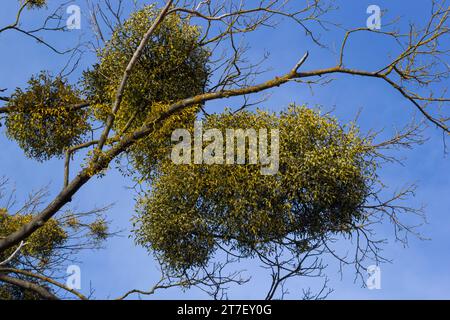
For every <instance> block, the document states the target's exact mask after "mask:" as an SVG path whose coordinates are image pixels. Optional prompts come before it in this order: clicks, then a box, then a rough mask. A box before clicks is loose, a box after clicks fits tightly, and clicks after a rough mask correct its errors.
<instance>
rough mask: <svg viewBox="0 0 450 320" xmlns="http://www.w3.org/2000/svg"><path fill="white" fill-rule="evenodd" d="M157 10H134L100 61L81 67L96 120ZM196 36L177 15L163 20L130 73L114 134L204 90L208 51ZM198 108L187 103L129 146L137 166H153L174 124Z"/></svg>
mask: <svg viewBox="0 0 450 320" xmlns="http://www.w3.org/2000/svg"><path fill="white" fill-rule="evenodd" d="M158 13H159V11H158V10H157V9H156V7H155V6H154V5H151V6H147V7H145V8H144V9H142V10H140V11H137V12H135V13H133V14H132V15H131V17H130V18H129V19H128V20H126V21H125V22H124V23H123V25H121V26H119V27H118V28H117V29H116V30H115V32H114V34H113V35H112V38H111V40H110V41H109V42H108V43H107V44H106V46H105V47H104V48H103V49H102V50H101V51H100V52H99V60H100V61H99V63H98V64H96V65H95V66H94V68H93V69H92V70H90V71H88V72H85V74H84V86H85V89H86V93H87V96H88V98H89V100H90V101H91V102H93V105H92V108H93V110H94V114H95V117H96V118H97V119H99V120H100V121H105V120H106V118H107V115H108V114H109V113H110V112H111V106H112V104H113V102H114V101H115V99H116V93H117V88H118V87H119V84H120V81H121V78H122V75H123V73H124V71H125V69H126V67H127V64H128V63H129V61H130V59H131V58H132V56H133V53H134V52H135V51H136V49H137V47H138V46H139V44H140V42H141V40H142V38H143V36H144V34H145V33H146V32H147V30H148V29H149V28H150V26H151V25H152V24H153V22H154V20H155V18H156V16H157V15H158ZM199 35H200V30H199V28H198V27H197V26H192V25H189V24H188V22H186V21H185V20H182V19H181V18H180V17H179V16H178V15H176V14H172V15H170V16H167V17H166V18H165V19H164V21H163V22H162V23H161V24H160V25H159V27H158V28H157V29H156V30H155V32H154V34H153V35H152V37H151V39H150V41H149V42H148V44H147V45H146V46H145V48H144V51H143V53H142V56H141V58H140V59H139V62H138V64H137V65H136V66H135V67H134V68H133V72H132V73H131V75H130V78H129V80H128V83H127V86H126V89H125V92H124V95H123V99H122V102H121V106H120V109H119V111H118V113H117V114H116V115H115V121H114V127H113V129H114V130H115V131H116V132H117V133H123V132H124V131H126V130H127V129H128V130H132V129H135V128H138V127H139V126H141V125H142V124H143V123H145V122H146V121H152V120H154V119H156V118H157V116H158V115H159V114H161V112H163V111H166V110H167V107H168V104H169V102H171V101H176V100H179V99H183V98H187V97H190V96H192V95H196V94H200V93H202V92H203V91H204V89H205V86H206V84H207V78H208V69H207V61H208V57H209V53H208V51H207V50H206V49H205V48H202V47H200V46H199ZM198 109H199V107H198V106H193V107H191V108H187V110H185V111H184V112H183V114H182V115H181V116H180V117H179V118H176V119H175V118H172V119H169V120H168V121H165V124H164V126H163V127H162V128H161V129H160V130H159V131H158V132H156V133H154V134H153V135H150V136H149V137H147V138H146V139H145V140H143V141H141V142H139V143H137V144H136V146H134V147H133V149H132V150H131V156H132V157H131V158H132V159H133V160H134V161H135V162H136V163H135V165H136V166H137V167H138V169H140V171H142V172H143V173H144V174H146V173H148V170H150V169H152V168H153V166H154V164H155V162H156V161H157V159H158V155H160V154H161V153H162V152H165V147H167V146H165V145H164V143H165V142H166V141H167V139H166V138H167V137H170V134H171V132H172V131H173V130H174V129H175V128H179V127H185V126H186V125H187V124H188V123H192V122H193V119H194V118H195V115H196V113H197V111H198ZM161 148H163V151H161Z"/></svg>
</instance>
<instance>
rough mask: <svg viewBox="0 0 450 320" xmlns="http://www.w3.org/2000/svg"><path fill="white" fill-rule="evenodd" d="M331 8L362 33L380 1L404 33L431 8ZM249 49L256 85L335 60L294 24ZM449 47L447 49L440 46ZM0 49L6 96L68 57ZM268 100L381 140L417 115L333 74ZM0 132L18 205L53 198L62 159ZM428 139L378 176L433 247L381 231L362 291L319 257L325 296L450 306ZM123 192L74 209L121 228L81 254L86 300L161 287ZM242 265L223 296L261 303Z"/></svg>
mask: <svg viewBox="0 0 450 320" xmlns="http://www.w3.org/2000/svg"><path fill="white" fill-rule="evenodd" d="M50 2H52V1H50ZM130 2H131V1H130ZM299 2H300V1H299ZM74 3H75V4H78V5H80V7H81V8H82V13H83V14H84V15H85V14H87V10H86V7H85V2H84V1H81V0H80V1H74ZM147 3H148V2H147ZM293 3H295V1H294V2H293ZM337 3H338V5H339V7H340V9H339V10H338V11H337V12H335V13H333V14H331V16H330V18H331V19H333V21H337V22H340V23H342V24H343V25H345V26H346V27H365V23H366V19H367V17H368V14H366V9H367V7H368V6H369V5H370V4H377V5H379V6H380V7H381V8H382V9H383V10H388V11H387V13H386V16H385V17H384V18H383V21H387V20H390V19H393V18H395V17H397V16H400V17H401V18H402V20H401V21H402V25H403V26H406V24H407V23H408V22H409V21H414V22H419V23H420V22H422V23H424V21H423V17H424V15H425V14H427V13H428V12H429V10H430V5H429V1H425V0H413V1H381V0H374V1H366V0H361V1H345V0H341V1H337ZM1 8H2V9H1V11H0V26H4V25H6V24H8V23H10V22H11V21H13V19H14V14H15V12H16V10H17V1H15V0H6V1H2V7H1ZM50 8H52V6H51V5H50ZM43 14H45V13H42V12H35V11H31V12H27V13H26V14H25V18H26V19H28V21H31V23H35V24H38V23H39V21H42V20H41V19H42V15H43ZM385 19H386V20H385ZM87 28H88V25H87V19H86V16H83V21H82V29H81V30H74V31H71V32H69V33H65V34H62V35H61V34H58V35H49V37H47V39H50V40H51V41H52V42H53V43H55V44H56V46H58V47H60V48H65V47H67V46H70V45H73V44H74V43H76V41H78V39H79V38H80V37H82V36H83V35H84V34H88V33H89V32H90V31H89V30H88V29H87ZM342 36H343V33H342V31H332V32H330V33H329V34H325V33H324V34H323V40H324V41H325V42H327V43H329V44H331V48H333V42H334V44H335V45H336V48H337V47H338V46H339V44H340V43H341V39H342ZM447 40H448V39H447ZM248 42H249V43H250V46H251V56H252V57H254V58H255V59H257V58H258V57H260V56H261V55H262V54H263V53H264V51H268V52H270V57H269V59H268V61H267V64H266V66H268V67H270V68H271V69H272V71H270V72H268V73H267V74H265V75H264V76H263V77H262V78H261V79H269V77H271V76H274V75H280V74H283V73H285V72H286V71H288V70H290V69H291V68H292V67H293V65H295V63H296V62H297V61H298V59H299V58H300V57H301V56H302V55H303V54H304V52H305V51H306V50H309V53H310V57H309V59H308V60H307V62H306V63H305V65H304V66H303V67H302V68H303V69H305V70H309V69H317V68H323V67H330V66H333V65H334V64H335V62H336V55H335V53H333V52H332V51H333V50H324V49H319V48H317V47H315V46H313V45H312V44H311V41H309V40H308V39H306V38H305V36H304V32H303V31H302V30H300V29H299V28H298V27H297V26H295V25H293V24H292V23H287V22H284V23H281V24H280V25H279V26H278V27H277V28H274V29H264V30H263V31H260V32H259V33H256V34H255V35H253V36H251V37H249V38H248ZM449 44H450V43H447V44H446V46H447V48H448V45H449ZM0 45H1V50H0V65H1V69H0V70H1V71H0V72H1V73H0V88H8V89H9V91H8V93H10V92H11V90H13V89H14V88H15V87H17V86H21V87H24V85H25V84H26V81H27V80H28V79H29V77H30V75H31V74H36V73H38V72H39V71H40V70H53V71H58V70H60V69H61V68H62V66H63V65H64V62H65V59H66V58H64V57H60V56H56V55H54V54H53V53H52V52H51V51H50V50H49V49H48V48H46V47H44V46H42V45H37V44H36V43H35V41H33V40H31V39H29V38H26V37H25V36H23V35H21V34H18V33H15V32H12V31H9V32H5V33H2V34H0ZM349 49H350V50H348V51H347V55H346V59H347V61H348V62H347V66H348V67H358V66H361V67H364V68H367V69H376V67H377V66H381V65H382V64H383V62H386V61H387V60H386V59H387V57H388V56H387V54H388V53H389V52H391V53H393V54H395V53H396V52H397V51H395V50H396V47H394V46H393V43H391V42H390V41H385V40H380V37H377V36H367V35H365V36H362V37H355V38H354V39H353V40H352V44H351V46H350V47H349ZM94 61H95V55H93V54H87V55H85V56H84V58H83V60H82V61H81V64H80V67H79V69H78V70H77V71H76V72H75V73H74V74H72V76H71V80H72V81H74V82H75V81H76V79H77V76H79V74H80V72H81V71H82V70H83V69H86V68H88V67H89V66H90V65H91V64H92V63H93V62H94ZM443 85H448V83H446V84H445V83H444V84H443ZM271 93H272V96H271V98H270V99H269V101H268V102H265V103H264V104H263V105H262V107H264V108H269V109H271V110H281V109H283V108H285V107H286V106H287V105H288V104H289V103H291V102H296V103H298V104H303V103H307V104H309V105H310V106H315V105H321V106H322V108H323V109H324V110H330V109H334V111H333V113H334V114H335V115H336V116H337V117H338V118H339V119H340V120H341V121H342V122H347V121H350V120H352V119H354V118H355V116H356V114H357V113H358V111H359V110H360V111H361V113H360V116H359V120H358V124H359V125H360V127H361V129H362V131H363V132H367V131H368V130H370V129H376V130H380V129H384V133H383V136H388V135H389V134H392V133H393V132H394V131H395V128H396V127H397V128H400V127H402V126H403V125H405V124H406V123H407V122H408V121H409V120H410V119H411V118H412V117H413V116H414V115H416V112H415V110H414V108H413V106H412V105H411V104H410V103H409V102H408V101H406V100H405V99H404V98H403V97H401V96H400V95H399V94H398V93H397V92H394V91H393V89H392V88H390V87H388V86H387V85H385V84H384V83H382V82H381V81H377V80H376V79H364V78H355V77H350V76H338V77H336V81H334V82H332V83H331V84H330V85H328V86H325V87H316V88H314V91H313V93H311V91H310V90H309V89H308V88H307V87H305V86H300V85H296V84H289V85H286V86H283V87H281V88H277V89H274V90H271ZM232 103H233V101H232V100H230V101H226V102H221V103H217V104H210V105H208V107H209V108H210V110H220V109H219V108H221V107H223V106H226V105H230V106H233V104H232ZM416 116H417V117H419V115H416ZM0 131H1V134H0V176H7V177H9V178H10V180H11V182H12V185H11V187H15V189H16V190H17V193H16V195H17V199H18V200H20V199H23V197H25V196H26V195H27V194H28V193H29V192H31V191H32V190H36V189H39V188H40V187H42V186H45V185H47V184H50V192H51V195H52V196H54V195H56V194H57V192H58V190H59V189H60V188H61V186H62V181H63V162H62V161H61V160H52V161H49V162H46V163H44V164H42V163H38V162H36V161H34V160H29V159H26V158H25V157H24V155H23V152H22V151H21V150H20V149H19V148H18V147H17V146H16V145H15V143H13V142H11V141H8V140H7V138H6V137H5V135H4V134H3V131H4V129H3V128H0ZM425 133H426V136H427V137H428V138H429V140H428V142H426V143H425V144H424V145H422V146H417V147H415V148H414V149H412V150H401V151H399V153H398V155H399V156H401V157H404V158H405V162H404V166H401V165H398V164H389V165H387V166H385V167H384V168H383V169H382V170H381V171H380V177H381V179H382V181H384V182H385V183H386V184H387V185H388V186H389V187H390V190H391V191H395V190H398V189H399V188H401V187H403V186H404V185H406V184H408V183H416V184H417V185H418V189H417V192H416V195H415V197H414V198H412V199H410V200H408V201H407V202H406V204H407V205H411V206H420V205H421V204H423V205H425V206H426V207H425V210H426V216H427V220H428V224H427V225H425V226H424V227H422V228H421V229H420V231H421V232H422V233H423V234H424V235H425V236H426V237H428V238H430V240H427V241H421V240H418V239H415V238H410V242H409V246H408V247H407V248H404V247H403V246H402V245H401V244H400V243H397V242H395V241H394V239H393V237H392V231H393V230H392V227H391V226H390V225H389V224H386V225H385V226H383V227H381V228H379V234H380V237H384V236H386V237H387V239H388V240H389V242H388V244H387V245H386V246H385V247H384V256H385V257H387V258H390V259H392V263H390V264H383V265H382V266H381V270H382V283H381V286H382V288H381V289H380V290H368V289H366V288H362V287H361V283H360V282H356V283H355V282H354V270H353V269H352V268H351V267H347V268H345V269H344V273H343V277H342V278H341V276H340V274H339V273H338V265H337V264H336V263H335V262H333V261H332V260H328V259H326V262H329V267H328V269H327V271H326V272H327V274H328V276H329V277H330V280H331V281H330V286H331V287H332V288H334V289H335V292H334V293H333V294H332V295H331V296H330V298H334V299H404V298H407V299H416V298H424V299H444V298H445V299H450V272H449V271H450V215H449V214H450V162H449V159H448V157H445V155H444V151H443V142H442V141H443V140H442V133H441V132H440V131H438V130H437V129H435V128H429V129H428V130H427V131H426V132H425ZM130 186H131V182H130V181H129V180H127V179H125V178H123V177H122V176H121V175H120V174H119V173H118V172H117V171H116V170H114V169H112V170H110V171H109V172H108V174H107V175H106V177H104V178H102V179H93V180H92V181H91V182H89V183H88V184H87V185H86V186H84V187H83V188H82V189H81V191H80V192H79V193H78V194H77V195H76V197H75V198H74V200H73V203H72V205H73V206H75V207H77V208H79V209H80V210H82V209H89V208H92V207H93V206H95V205H97V206H101V205H105V204H109V203H115V206H114V207H113V209H111V211H110V213H109V217H110V219H111V220H112V221H113V223H112V229H113V230H119V229H120V230H124V232H123V233H122V236H121V237H115V238H112V239H110V240H109V241H108V242H107V243H106V245H105V249H104V250H100V251H92V252H84V253H82V254H81V255H80V257H79V259H80V261H81V262H82V263H80V267H81V270H82V286H83V288H82V292H83V293H89V288H90V286H91V285H92V287H93V288H95V297H97V298H114V297H117V296H119V295H121V294H122V293H124V292H125V291H127V290H129V289H132V288H138V289H147V288H149V287H151V286H152V284H154V283H155V282H156V281H157V280H158V276H159V274H158V271H157V268H156V265H155V263H154V261H153V258H152V257H151V255H149V254H148V253H147V252H146V251H145V250H144V249H142V248H140V247H137V246H135V245H134V243H133V239H132V238H129V234H130V233H129V229H130V227H131V224H130V218H131V217H132V216H133V214H134V200H133V196H134V194H133V192H132V191H131V190H129V189H128V187H130ZM243 267H245V268H248V274H251V275H252V276H253V280H252V282H251V283H250V284H247V285H246V286H243V287H237V288H234V289H233V290H232V291H231V292H230V298H243V299H247V298H248V299H252V298H262V297H263V296H264V295H263V292H265V291H266V290H267V289H268V285H269V282H268V278H267V274H265V273H264V272H262V271H261V270H260V269H258V268H255V265H254V263H246V264H245V265H243ZM320 285H321V283H320V282H317V281H311V280H308V279H300V280H297V281H294V282H293V283H292V284H291V285H290V286H289V289H290V292H291V295H290V298H296V297H298V296H299V293H301V290H302V289H303V288H305V287H306V286H312V287H313V288H314V287H317V286H320ZM152 298H161V299H173V298H175V299H176V298H186V299H187V298H189V299H196V298H207V296H206V295H205V294H204V293H202V292H200V291H199V290H190V291H188V292H186V293H183V292H181V291H180V290H178V289H170V290H165V291H160V292H158V293H157V294H156V295H154V296H153V297H152Z"/></svg>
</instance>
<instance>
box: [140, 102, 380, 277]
mask: <svg viewBox="0 0 450 320" xmlns="http://www.w3.org/2000/svg"><path fill="white" fill-rule="evenodd" d="M204 128H205V129H207V128H218V129H220V130H222V131H223V132H225V129H227V128H244V129H245V128H254V129H258V128H267V129H269V131H270V129H272V128H277V129H279V130H280V155H279V158H280V168H279V172H278V174H276V175H273V176H270V175H266V176H264V175H261V173H260V166H259V165H249V164H246V165H195V164H192V165H175V164H173V163H172V162H171V161H166V162H164V164H163V165H162V167H161V175H160V177H159V179H157V180H155V181H154V183H153V184H152V188H151V191H150V192H149V193H148V194H147V195H146V196H144V197H142V198H141V199H140V202H139V205H138V210H137V211H138V216H137V219H136V232H137V242H138V243H139V244H141V245H143V246H145V247H147V248H148V249H149V250H151V251H153V250H154V251H156V252H157V253H158V254H160V255H161V256H162V258H163V260H164V261H165V262H166V263H167V264H169V265H170V266H171V267H172V268H175V269H183V268H190V267H195V266H200V265H204V264H206V263H207V262H208V260H209V258H211V256H212V255H213V253H214V251H215V250H216V249H217V245H218V244H222V245H225V246H227V247H230V248H232V249H233V250H236V251H237V252H239V254H243V255H250V254H251V253H252V249H254V248H256V249H258V250H263V251H264V250H270V246H271V244H272V243H274V242H280V241H283V239H284V238H286V237H288V236H294V237H296V238H297V239H304V240H305V246H307V243H308V241H310V240H312V239H318V238H320V237H321V236H323V235H325V234H327V233H346V232H350V230H351V229H352V227H351V226H352V224H353V223H354V222H355V221H358V220H361V219H363V209H362V208H361V205H362V204H364V203H365V200H366V197H367V195H368V193H369V190H370V188H371V184H372V182H373V181H374V179H375V178H376V176H375V169H376V165H375V163H374V162H373V161H372V160H371V159H372V157H371V150H372V149H371V146H370V141H367V140H366V139H364V138H361V137H360V134H359V132H358V130H357V128H356V127H355V126H353V125H349V126H340V125H339V123H338V122H337V121H336V120H335V119H334V118H331V117H330V116H328V115H325V116H323V115H320V114H319V113H318V112H317V111H313V110H311V109H308V108H306V107H297V106H291V107H290V108H289V109H288V110H287V111H285V112H282V113H280V114H278V115H277V114H273V113H268V112H262V111H258V112H256V113H252V112H241V113H238V114H236V115H233V114H231V113H225V114H220V115H213V116H211V117H209V118H208V119H207V120H206V122H205V123H204ZM304 249H305V248H301V247H299V248H298V250H299V252H301V251H302V250H304Z"/></svg>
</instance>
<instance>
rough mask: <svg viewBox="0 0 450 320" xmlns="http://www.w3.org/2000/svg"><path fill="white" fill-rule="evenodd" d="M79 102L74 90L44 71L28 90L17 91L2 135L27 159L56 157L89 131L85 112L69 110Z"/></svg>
mask: <svg viewBox="0 0 450 320" xmlns="http://www.w3.org/2000/svg"><path fill="white" fill-rule="evenodd" d="M80 101H81V100H80V98H79V93H78V92H77V90H75V89H74V88H73V87H72V86H70V85H69V84H67V82H66V81H65V80H64V79H62V78H61V77H56V78H52V77H51V76H50V75H49V74H47V73H45V72H42V73H40V74H39V75H38V76H33V77H32V78H31V79H30V80H29V81H28V88H26V89H25V90H22V89H20V88H17V89H16V91H15V92H14V93H13V95H12V96H11V99H10V101H9V102H8V105H9V106H11V107H12V108H13V109H12V112H10V113H9V114H8V116H7V118H6V128H7V130H6V134H7V136H8V137H9V138H10V139H12V140H15V141H17V143H18V145H19V146H20V147H21V148H22V149H23V150H24V152H25V154H26V155H27V156H28V157H31V158H35V159H37V160H40V161H44V160H48V159H50V158H52V157H54V156H56V157H60V156H62V155H63V154H64V151H65V150H66V149H67V148H69V147H70V146H73V145H75V144H78V143H80V142H82V140H83V136H84V135H85V133H86V132H87V131H88V130H89V129H90V125H89V123H88V112H87V111H86V110H85V109H81V108H71V106H74V105H76V104H78V103H80Z"/></svg>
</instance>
